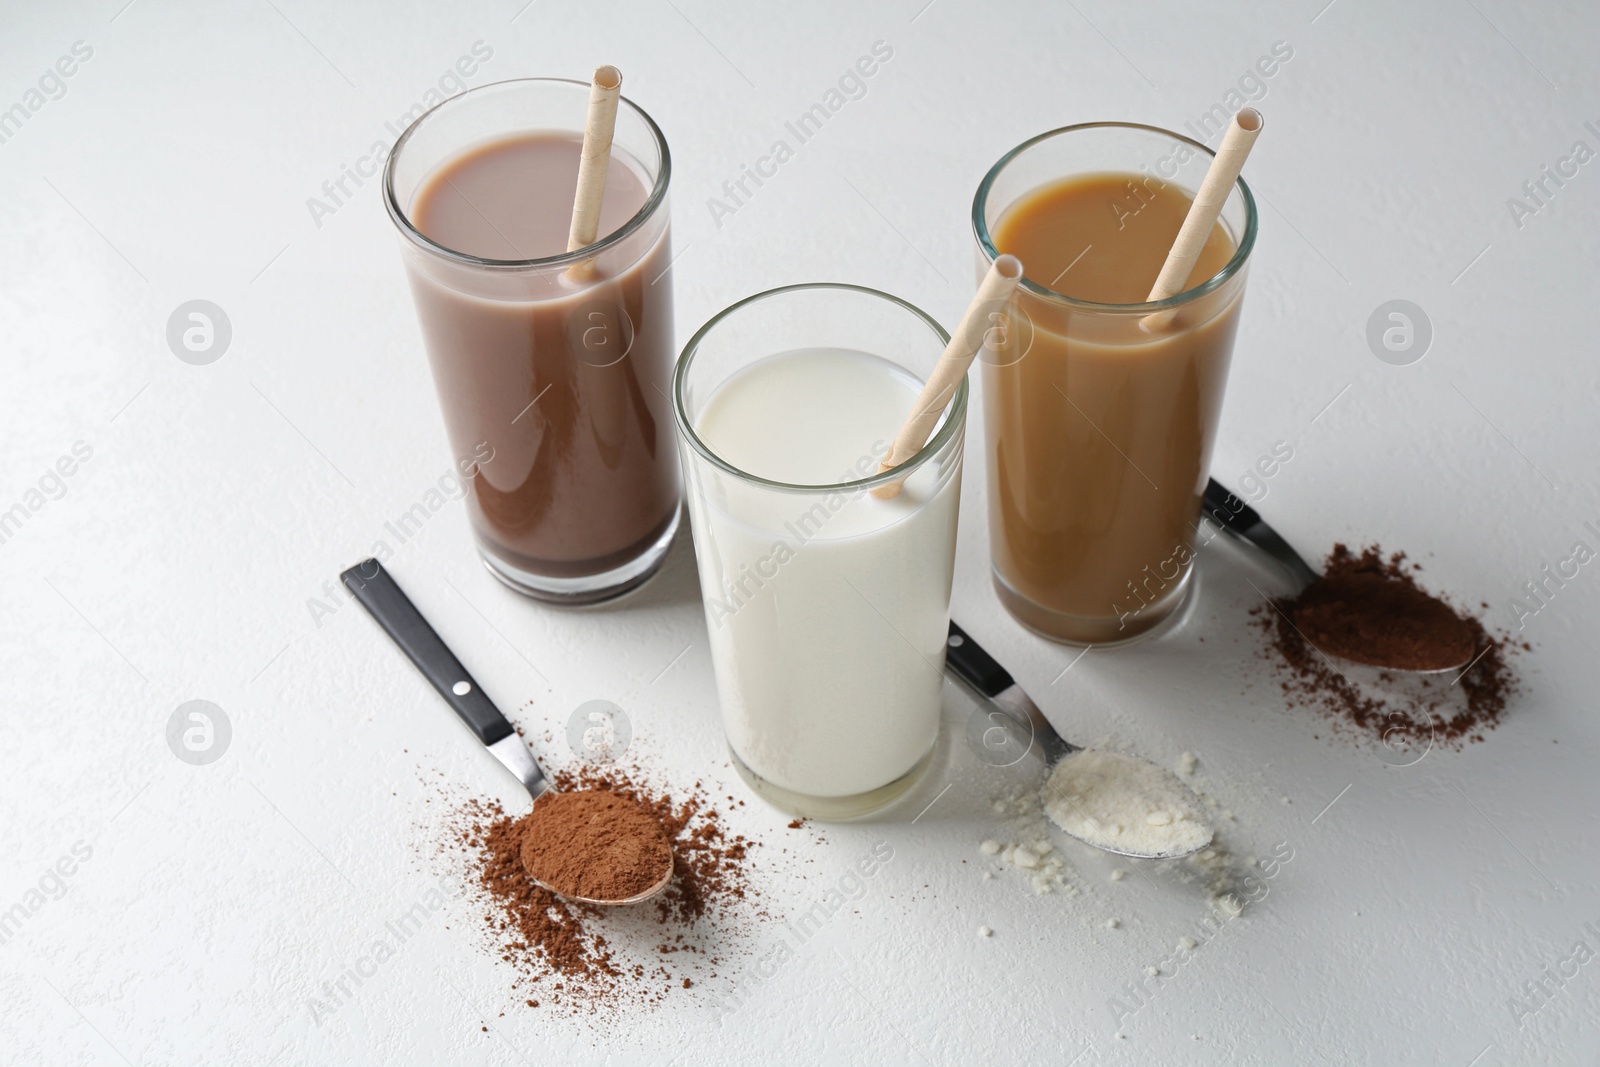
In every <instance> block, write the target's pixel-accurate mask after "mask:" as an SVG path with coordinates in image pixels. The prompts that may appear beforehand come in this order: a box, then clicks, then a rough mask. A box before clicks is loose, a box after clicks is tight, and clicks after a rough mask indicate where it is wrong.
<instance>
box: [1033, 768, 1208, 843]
mask: <svg viewBox="0 0 1600 1067" xmlns="http://www.w3.org/2000/svg"><path fill="white" fill-rule="evenodd" d="M1044 792H1045V797H1046V800H1045V811H1046V812H1047V813H1048V814H1049V816H1050V820H1051V821H1052V822H1054V823H1055V824H1056V825H1057V826H1059V827H1061V828H1062V829H1063V830H1065V831H1066V832H1067V833H1069V834H1071V835H1072V836H1073V837H1076V838H1079V839H1080V840H1083V841H1087V842H1089V843H1090V844H1094V845H1098V846H1100V847H1102V848H1110V849H1114V850H1115V851H1118V852H1125V853H1133V854H1137V855H1145V856H1155V855H1167V854H1172V853H1184V852H1192V851H1194V850H1195V849H1198V848H1202V847H1204V846H1205V845H1206V844H1207V843H1209V842H1210V841H1211V838H1212V830H1211V823H1210V820H1209V819H1208V818H1207V817H1206V814H1205V812H1204V811H1203V810H1201V808H1200V807H1199V806H1198V805H1196V804H1195V800H1194V795H1193V794H1192V793H1191V792H1190V791H1189V790H1188V788H1187V787H1185V786H1184V784H1183V783H1182V782H1181V781H1179V780H1178V779H1177V778H1176V777H1175V776H1174V775H1173V774H1172V773H1171V772H1169V771H1166V770H1163V769H1162V768H1160V767H1157V766H1156V765H1155V764H1153V763H1151V762H1150V761H1148V760H1143V759H1139V758H1137V757H1134V756H1124V755H1121V754H1120V753H1116V752H1107V751H1103V750H1100V749H1092V748H1086V749H1081V750H1080V751H1077V752H1074V753H1072V754H1071V755H1069V756H1066V757H1065V758H1063V759H1062V760H1061V762H1060V763H1057V764H1056V766H1055V769H1054V770H1053V771H1051V772H1050V779H1049V781H1048V782H1047V783H1046V785H1045V790H1044Z"/></svg>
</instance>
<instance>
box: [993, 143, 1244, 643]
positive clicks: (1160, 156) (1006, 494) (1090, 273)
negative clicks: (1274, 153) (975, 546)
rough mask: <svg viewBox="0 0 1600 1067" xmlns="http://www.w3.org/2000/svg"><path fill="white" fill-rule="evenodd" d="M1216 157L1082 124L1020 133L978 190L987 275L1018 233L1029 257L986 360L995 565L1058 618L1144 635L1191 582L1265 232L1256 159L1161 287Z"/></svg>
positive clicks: (1034, 606) (1017, 601)
mask: <svg viewBox="0 0 1600 1067" xmlns="http://www.w3.org/2000/svg"><path fill="white" fill-rule="evenodd" d="M1211 159H1212V153H1211V151H1210V150H1209V149H1207V148H1206V147H1205V146H1204V145H1202V144H1200V143H1199V142H1197V141H1193V140H1190V139H1189V138H1187V137H1183V136H1180V135H1179V134H1175V133H1171V132H1168V131H1166V130H1161V129H1156V128H1154V127H1150V126H1137V125H1132V124H1128V123H1096V124H1092V125H1083V126H1069V127H1066V128H1065V129H1060V130H1054V131H1051V132H1050V133H1046V134H1042V135H1040V136H1038V137H1035V138H1033V139H1032V140H1030V141H1026V142H1024V143H1023V144H1021V145H1019V146H1018V147H1016V148H1014V149H1012V150H1011V151H1010V152H1008V153H1006V155H1005V156H1003V157H1002V158H1001V159H1000V161H999V162H998V163H996V164H995V165H994V167H993V168H992V169H991V170H990V171H989V173H988V174H987V175H985V177H984V179H983V182H982V184H981V185H979V187H978V192H977V196H976V197H975V198H974V200H973V205H972V225H973V230H974V233H975V235H976V237H977V245H978V273H979V275H980V276H981V275H982V274H983V272H984V271H985V270H987V269H988V266H989V264H990V263H991V262H993V260H994V259H995V257H996V256H997V255H998V254H1000V253H1002V252H1011V253H1015V254H1017V255H1018V256H1019V257H1020V258H1021V259H1022V261H1023V264H1024V266H1025V269H1026V277H1025V278H1024V279H1023V281H1022V284H1021V285H1020V286H1019V287H1018V289H1017V292H1016V295H1015V297H1014V298H1013V302H1012V305H1011V311H1012V312H1013V318H1014V321H1015V322H1016V323H1017V324H1018V325H1017V328H1014V329H1012V330H1011V331H1009V332H1008V333H1007V334H1006V335H1005V336H1004V338H1003V340H1002V342H1001V343H1000V344H999V345H998V347H997V349H996V350H995V351H994V352H991V353H986V354H985V355H984V366H983V370H982V375H983V391H984V422H985V425H986V427H987V435H988V449H987V455H988V475H989V480H988V498H989V541H990V553H991V562H992V565H993V576H994V585H995V589H996V591H997V593H998V594H999V597H1000V600H1001V601H1002V603H1004V604H1005V606H1006V608H1007V609H1008V610H1009V611H1010V612H1011V614H1012V615H1014V616H1015V617H1016V618H1017V619H1018V620H1019V621H1021V622H1022V623H1023V624H1024V625H1026V626H1028V627H1030V628H1031V629H1033V630H1035V631H1036V632H1038V633H1040V634H1043V635H1044V636H1046V637H1050V638H1053V639H1055V640H1059V641H1065V642H1069V643H1078V644H1106V643H1116V642H1120V641H1125V640H1129V639H1131V638H1134V637H1136V636H1139V635H1142V634H1145V633H1147V632H1148V631H1150V630H1151V629H1153V628H1154V627H1155V626H1157V625H1158V624H1159V623H1161V622H1162V621H1163V620H1165V619H1167V618H1169V617H1170V616H1172V615H1173V613H1174V612H1175V611H1176V609H1177V608H1178V607H1179V606H1180V605H1181V604H1182V603H1183V600H1184V597H1185V595H1186V594H1187V591H1188V589H1189V586H1190V577H1191V575H1192V573H1193V564H1194V538H1195V534H1196V530H1197V522H1198V519H1199V515H1200V499H1201V494H1202V492H1203V491H1204V489H1205V485H1206V478H1207V471H1208V469H1209V467H1210V462H1211V450H1212V444H1213V442H1214V440H1215V437H1216V429H1217V421H1218V417H1219V415H1220V413H1221V410H1222V396H1223V387H1224V385H1225V383H1226V381H1227V376H1228V363H1229V360H1230V357H1231V355H1232V352H1233V341H1234V334H1235V331H1236V329H1237V326H1238V322H1239V308H1240V305H1241V303H1242V301H1243V298H1244V287H1245V277H1246V272H1247V267H1248V264H1249V260H1250V251H1251V249H1252V247H1253V246H1254V244H1255V235H1256V208H1255V201H1254V199H1253V198H1252V197H1251V195H1250V190H1249V189H1248V188H1247V187H1246V186H1245V183H1244V181H1243V180H1242V179H1241V180H1240V181H1239V182H1238V183H1237V184H1236V185H1235V187H1234V189H1233V191H1232V192H1231V194H1230V195H1229V197H1228V200H1227V202H1226V204H1225V205H1224V207H1223V211H1222V217H1221V219H1220V220H1219V222H1218V225H1217V227H1216V228H1215V230H1214V231H1213V234H1212V236H1211V239H1210V241H1209V242H1208V245H1207V250H1206V252H1205V253H1204V254H1203V255H1202V258H1201V261H1200V265H1199V266H1198V267H1197V269H1196V273H1195V274H1191V276H1190V279H1189V287H1188V288H1186V289H1185V290H1184V291H1183V292H1180V293H1178V294H1177V295H1176V296H1173V297H1171V298H1170V299H1167V300H1160V301H1155V302H1153V303H1146V302H1143V294H1145V293H1146V292H1148V290H1149V288H1150V285H1151V284H1152V283H1153V282H1154V281H1155V277H1156V274H1157V272H1158V271H1159V268H1160V265H1161V260H1162V259H1163V258H1164V256H1165V251H1166V250H1167V249H1168V248H1170V246H1171V243H1172V237H1173V236H1175V235H1176V232H1177V228H1178V225H1179V223H1180V222H1181V220H1182V216H1183V213H1184V211H1185V210H1186V207H1187V204H1188V202H1189V200H1190V199H1192V197H1193V195H1194V192H1195V190H1197V189H1198V188H1199V186H1200V181H1201V179H1202V178H1203V177H1204V175H1205V172H1206V168H1207V167H1208V166H1209V164H1210V162H1211ZM1057 260H1059V262H1057ZM1073 293H1076V294H1078V295H1076V296H1074V295H1069V294H1073ZM1085 293H1088V294H1092V295H1089V296H1087V297H1086V296H1085V295H1084V294H1085ZM1110 293H1120V294H1122V297H1121V298H1122V299H1123V300H1126V301H1128V302H1115V300H1114V299H1113V298H1110V297H1108V296H1107V295H1106V294H1110ZM1128 294H1137V295H1128Z"/></svg>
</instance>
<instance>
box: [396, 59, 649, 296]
mask: <svg viewBox="0 0 1600 1067" xmlns="http://www.w3.org/2000/svg"><path fill="white" fill-rule="evenodd" d="M533 85H571V86H575V87H577V88H580V89H583V90H584V91H585V92H587V91H588V89H589V83H588V82H586V81H579V80H577V79H576V78H506V79H503V80H501V81H497V82H489V83H488V84H486V85H479V86H476V87H474V88H471V89H468V90H466V91H465V92H462V93H457V94H456V95H455V96H452V97H449V98H447V99H445V100H441V101H439V103H437V104H435V105H433V106H432V107H430V108H429V109H428V110H427V111H424V112H423V113H422V114H421V115H418V116H417V117H416V118H415V119H414V120H412V123H411V125H409V126H407V127H406V130H405V132H404V133H402V134H401V135H400V138H399V140H397V141H395V143H394V147H393V148H391V149H390V150H389V157H388V158H387V159H386V160H385V161H384V164H383V203H384V207H385V208H387V209H388V212H389V219H390V220H391V221H392V222H393V223H394V224H395V227H396V228H397V229H399V230H400V232H401V233H402V234H404V235H405V236H406V237H407V238H409V239H410V240H411V242H412V243H413V244H415V245H417V246H419V247H421V248H422V249H423V250H424V251H427V252H431V253H433V254H435V255H438V256H443V257H444V258H446V259H450V260H454V261H455V262H457V263H463V264H466V265H467V266H472V267H481V268H487V269H491V270H535V271H537V270H541V269H544V268H555V267H559V268H563V269H565V268H566V267H569V266H571V265H572V264H574V263H578V262H581V261H582V260H585V259H591V258H593V257H594V256H595V255H597V254H598V253H600V252H603V251H605V250H606V249H608V248H610V247H612V246H613V245H616V244H619V243H621V242H622V241H623V240H625V239H627V238H628V237H629V236H631V235H632V234H633V233H635V232H636V231H637V230H638V229H639V228H640V227H641V226H643V225H644V223H645V220H646V219H648V218H650V217H651V216H652V215H654V214H655V213H656V211H657V210H658V209H659V208H660V207H661V205H662V203H663V202H664V201H665V200H666V197H667V185H668V182H669V181H670V180H671V178H672V153H671V151H670V150H669V149H668V148H667V138H666V136H665V135H664V134H663V133H662V132H661V127H660V126H657V125H656V121H655V119H652V118H651V117H650V115H649V114H648V113H647V112H646V111H645V110H644V108H642V107H640V106H639V105H638V104H635V103H634V102H633V101H632V100H630V99H628V98H627V97H626V96H619V97H618V101H619V104H621V105H626V106H627V108H628V110H630V111H631V112H633V114H635V115H637V116H638V117H639V118H641V119H642V120H644V124H645V128H646V129H647V130H648V131H649V132H650V136H651V137H652V138H654V139H655V143H656V147H657V148H658V149H659V150H660V152H661V169H660V173H659V174H657V175H656V179H655V184H654V185H653V186H652V187H651V190H650V195H649V196H647V197H646V198H645V201H644V204H643V205H642V206H641V207H640V208H639V210H638V211H636V212H635V213H634V214H633V215H632V217H630V218H629V219H628V221H627V222H624V223H623V224H622V225H621V226H619V227H617V228H616V229H615V230H613V231H612V232H611V233H609V234H607V235H606V236H604V237H602V238H600V239H599V240H597V241H595V242H594V243H593V244H590V245H585V246H584V247H582V248H579V249H576V250H574V251H572V252H562V253H561V254H559V255H554V256H542V257H540V258H537V259H487V258H484V257H482V256H474V255H472V254H471V253H469V252H461V251H458V250H456V249H454V248H450V247H449V246H447V245H442V244H440V243H439V242H437V241H435V240H433V239H432V238H431V237H429V236H428V235H427V234H425V233H423V232H422V231H421V230H419V229H417V227H416V226H415V225H414V224H413V223H412V222H411V219H410V217H409V216H408V215H407V214H406V213H405V211H403V210H401V208H400V203H399V200H398V198H397V197H396V196H395V192H394V165H395V163H394V161H395V160H396V159H398V158H399V156H400V153H401V151H402V150H403V149H404V148H405V147H406V145H407V143H409V142H410V140H411V136H412V134H414V133H416V132H417V129H418V127H420V126H421V125H422V124H423V123H424V122H426V121H427V120H428V119H429V117H431V116H433V115H435V114H436V113H437V112H439V111H440V110H441V109H443V108H446V107H450V106H451V105H453V104H456V103H459V102H460V101H462V100H465V99H466V98H467V97H469V96H472V95H473V94H474V93H484V92H488V91H489V90H491V89H502V90H503V89H506V88H508V87H518V88H521V87H527V86H533ZM569 132H576V133H582V132H583V131H582V130H581V129H578V130H575V131H569Z"/></svg>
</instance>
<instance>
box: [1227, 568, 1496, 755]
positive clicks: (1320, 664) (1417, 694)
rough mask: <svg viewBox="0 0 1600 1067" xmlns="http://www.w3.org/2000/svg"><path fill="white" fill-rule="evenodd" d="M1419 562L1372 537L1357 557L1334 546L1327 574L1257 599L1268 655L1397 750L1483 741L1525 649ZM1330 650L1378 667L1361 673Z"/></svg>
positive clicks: (1306, 700)
mask: <svg viewBox="0 0 1600 1067" xmlns="http://www.w3.org/2000/svg"><path fill="white" fill-rule="evenodd" d="M1418 570H1420V567H1418V565H1416V564H1408V563H1407V561H1406V557H1405V554H1404V553H1394V554H1392V555H1389V556H1387V557H1386V556H1385V555H1384V553H1383V551H1382V550H1381V549H1380V548H1379V547H1378V546H1376V545H1372V546H1369V547H1367V548H1365V549H1363V550H1362V551H1361V552H1360V553H1359V554H1356V553H1353V552H1351V551H1350V549H1348V548H1347V547H1346V546H1344V545H1342V544H1337V545H1334V547H1333V551H1332V553H1330V554H1329V556H1328V559H1327V561H1326V563H1325V564H1324V574H1323V577H1322V578H1321V579H1319V580H1318V581H1316V582H1313V583H1312V584H1311V585H1310V586H1308V587H1307V588H1306V589H1305V590H1303V591H1301V592H1300V593H1299V594H1298V595H1296V596H1292V597H1281V598H1279V599H1277V600H1274V601H1272V602H1270V603H1268V604H1264V605H1262V606H1260V607H1258V608H1256V609H1255V610H1254V611H1253V612H1252V615H1254V616H1255V619H1256V623H1257V625H1259V626H1260V627H1261V628H1262V629H1263V630H1264V631H1265V632H1266V634H1267V637H1268V640H1269V644H1268V648H1267V649H1266V650H1265V651H1264V653H1263V654H1264V655H1266V656H1268V657H1269V658H1270V659H1272V660H1273V661H1275V662H1276V663H1277V665H1278V666H1279V668H1280V669H1281V670H1282V672H1283V677H1282V680H1281V687H1282V691H1283V693H1284V695H1285V696H1286V697H1288V698H1289V699H1290V700H1291V701H1292V702H1294V703H1296V704H1300V705H1302V706H1309V707H1312V708H1315V709H1317V710H1319V711H1321V712H1323V713H1324V714H1326V715H1328V716H1329V717H1330V718H1332V719H1333V720H1334V721H1335V722H1336V723H1337V724H1339V725H1340V726H1341V727H1344V728H1348V729H1350V730H1352V731H1353V732H1355V733H1357V734H1358V735H1365V736H1368V737H1372V738H1374V739H1376V740H1378V741H1380V742H1381V743H1383V744H1384V745H1386V746H1387V747H1389V748H1391V749H1397V750H1404V751H1408V752H1411V753H1421V752H1425V751H1427V749H1428V748H1430V747H1432V746H1433V745H1435V744H1438V745H1441V746H1443V747H1458V746H1459V745H1460V744H1462V743H1463V742H1467V741H1481V740H1483V735H1484V733H1485V732H1486V731H1488V730H1491V729H1493V728H1494V727H1495V726H1496V725H1497V724H1498V723H1499V721H1500V719H1501V717H1502V716H1503V715H1504V714H1505V711H1506V709H1507V706H1508V703H1509V700H1510V698H1511V696H1512V695H1513V694H1514V693H1515V691H1516V688H1517V682H1516V677H1515V675H1514V673H1513V671H1512V669H1511V665H1510V663H1509V660H1508V655H1509V653H1511V652H1513V651H1517V650H1519V646H1515V645H1513V644H1512V643H1511V642H1510V641H1509V640H1507V639H1506V638H1504V637H1497V636H1495V635H1493V634H1490V633H1489V631H1488V630H1487V628H1485V626H1484V625H1483V623H1482V622H1481V621H1480V620H1479V619H1477V618H1475V617H1473V616H1472V615H1470V614H1467V613H1465V612H1462V611H1460V610H1458V609H1456V608H1454V607H1452V606H1451V605H1450V604H1449V603H1447V602H1446V601H1444V600H1442V599H1440V598H1438V597H1435V596H1432V595H1431V594H1429V593H1428V592H1426V591H1425V590H1423V589H1422V587H1421V586H1420V585H1419V584H1418V583H1417V580H1416V575H1415V572H1416V571H1418ZM1526 647H1527V646H1526V645H1523V646H1520V648H1521V649H1526ZM1329 655H1337V656H1340V657H1342V658H1343V659H1346V660H1353V661H1356V662H1358V663H1367V664H1369V665H1371V666H1374V667H1377V668H1379V670H1378V671H1376V672H1371V671H1368V672H1366V673H1365V675H1364V674H1363V672H1362V671H1361V669H1360V668H1351V667H1349V666H1348V665H1345V666H1343V667H1341V666H1339V665H1336V664H1335V663H1333V662H1330V660H1329V659H1328V656H1329ZM1457 664H1466V666H1464V667H1461V668H1460V669H1458V670H1452V671H1448V672H1444V673H1441V674H1438V675H1432V676H1429V675H1401V674H1397V673H1391V671H1399V670H1402V669H1410V670H1416V669H1422V670H1427V669H1436V668H1438V667H1446V666H1455V665H1457ZM1383 668H1389V670H1384V669H1383ZM1366 675H1375V676H1372V677H1368V676H1366ZM1417 758H1420V755H1418V756H1417Z"/></svg>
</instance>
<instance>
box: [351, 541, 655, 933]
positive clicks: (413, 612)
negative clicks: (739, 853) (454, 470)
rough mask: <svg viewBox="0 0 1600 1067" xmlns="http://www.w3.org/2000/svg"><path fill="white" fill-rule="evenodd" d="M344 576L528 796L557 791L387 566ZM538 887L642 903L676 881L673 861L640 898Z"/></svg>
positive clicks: (370, 565)
mask: <svg viewBox="0 0 1600 1067" xmlns="http://www.w3.org/2000/svg"><path fill="white" fill-rule="evenodd" d="M339 577H340V579H341V580H342V581H343V582H344V584H345V585H346V586H347V587H348V588H349V590H350V592H351V594H352V595H353V596H354V597H355V598H356V599H357V600H359V601H360V602H361V606H362V607H364V608H366V609H367V611H368V612H370V613H371V615H372V617H373V618H374V619H376V620H378V625H379V626H382V627H383V629H384V632H386V633H387V634H388V635H389V636H390V637H391V638H393V639H394V643H395V644H397V645H399V646H400V650H401V651H402V652H404V653H405V654H406V655H407V656H408V657H410V659H411V662H412V663H414V664H416V665H417V669H418V670H420V671H421V672H422V673H423V676H424V677H426V678H427V679H428V681H429V682H431V683H433V687H434V688H435V689H437V690H438V691H439V695H440V696H442V697H444V699H445V701H446V703H448V704H449V705H450V707H451V708H452V709H453V710H454V711H455V713H456V714H457V715H458V716H460V718H461V721H462V722H464V723H466V724H467V728H468V729H470V730H471V731H472V732H473V733H474V734H475V735H476V736H477V738H478V740H479V741H481V742H483V744H484V745H485V747H487V748H488V749H489V751H490V752H491V753H493V754H494V757H495V759H497V760H499V761H500V762H501V763H502V764H504V765H505V767H506V769H507V770H509V771H510V772H511V773H512V774H514V775H516V777H517V781H519V782H521V783H522V784H523V786H524V787H525V788H526V789H527V790H528V795H529V796H531V797H532V798H533V799H534V800H538V799H539V797H540V796H542V795H543V794H545V793H547V792H551V791H552V790H551V786H550V782H549V779H547V778H546V777H545V775H544V772H543V771H542V770H540V769H539V764H538V761H536V760H535V759H534V758H533V753H532V752H531V751H529V750H528V745H527V743H526V742H525V741H523V740H522V737H521V736H520V735H519V734H518V733H517V732H516V730H514V729H513V728H512V726H511V723H509V722H508V721H506V717H505V716H504V715H502V714H501V713H500V709H499V708H497V707H495V705H494V702H493V701H492V700H490V699H489V698H488V696H487V695H485V693H484V692H483V690H482V689H480V688H478V683H477V682H476V681H474V680H473V678H472V675H470V674H468V673H467V669H466V668H465V667H463V666H462V665H461V661H460V660H458V659H456V657H455V653H453V652H451V651H450V649H449V647H448V646H446V645H445V643H444V640H443V638H441V637H440V636H439V635H438V633H437V632H435V630H434V628H433V627H432V626H430V625H428V620H427V619H425V618H423V617H422V613H421V612H420V611H418V610H417V606H416V605H415V604H413V603H411V598H410V597H408V596H406V594H405V592H404V590H402V589H401V588H400V586H399V585H397V584H395V580H394V579H393V578H392V577H390V575H389V572H388V571H386V570H384V569H383V564H381V563H379V562H378V561H377V560H375V559H368V560H364V561H362V562H361V563H358V564H356V565H355V566H354V567H351V568H350V569H349V570H347V571H345V572H344V573H343V574H341V575H339ZM661 840H662V841H663V842H666V843H667V844H668V847H669V849H670V847H671V843H670V842H668V841H667V835H666V831H665V830H663V831H661ZM528 876H529V877H530V878H532V879H533V881H534V882H536V883H537V884H538V885H540V886H542V887H543V888H545V889H548V890H550V892H552V893H555V894H556V895H558V896H562V897H565V898H566V899H567V900H574V901H577V902H578V903H581V904H601V905H607V906H609V905H617V904H638V903H640V902H641V901H645V900H649V899H650V898H651V897H653V896H655V895H656V894H657V893H659V892H661V891H662V890H663V889H665V888H666V887H667V883H668V882H670V881H671V880H672V864H671V863H668V864H667V868H666V870H664V871H662V872H661V878H660V879H659V880H658V881H657V882H656V883H655V884H653V885H652V886H651V887H650V888H649V889H646V890H645V891H644V892H642V893H639V894H637V895H635V896H631V897H627V898H626V899H622V900H596V899H593V898H590V897H579V896H570V895H568V894H565V893H561V892H560V891H559V890H557V889H556V888H555V887H553V886H550V885H547V884H546V883H545V882H543V881H541V880H540V879H539V878H537V877H535V876H534V875H533V873H532V872H529V875H528Z"/></svg>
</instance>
